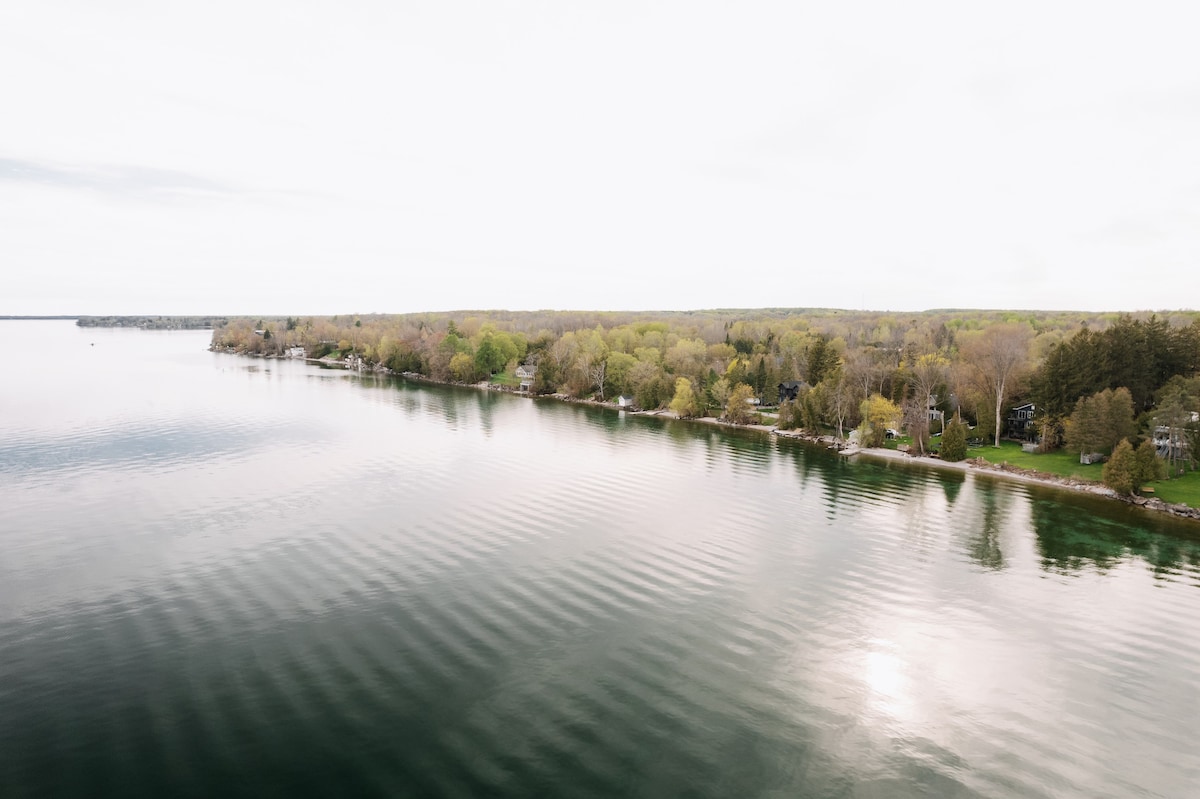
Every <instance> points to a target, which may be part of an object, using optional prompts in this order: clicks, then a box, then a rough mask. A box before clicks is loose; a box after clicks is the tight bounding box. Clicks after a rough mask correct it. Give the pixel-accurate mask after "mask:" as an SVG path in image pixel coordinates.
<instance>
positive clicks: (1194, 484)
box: [1149, 472, 1200, 508]
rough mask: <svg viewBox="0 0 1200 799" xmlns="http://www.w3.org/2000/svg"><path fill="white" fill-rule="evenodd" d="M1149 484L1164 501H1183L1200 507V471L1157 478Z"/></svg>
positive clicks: (1191, 505)
mask: <svg viewBox="0 0 1200 799" xmlns="http://www.w3.org/2000/svg"><path fill="white" fill-rule="evenodd" d="M1149 485H1150V487H1151V488H1153V489H1154V496H1156V497H1158V498H1159V499H1161V500H1162V501H1163V502H1171V503H1176V502H1182V503H1183V504H1185V505H1188V506H1190V507H1193V508H1200V472H1185V473H1184V474H1183V475H1182V476H1180V477H1173V478H1171V479H1170V480H1155V481H1154V482H1152V483H1150V484H1149Z"/></svg>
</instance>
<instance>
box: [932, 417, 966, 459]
mask: <svg viewBox="0 0 1200 799" xmlns="http://www.w3.org/2000/svg"><path fill="white" fill-rule="evenodd" d="M938 455H939V456H940V457H941V459H942V460H944V461H961V460H963V459H965V458H966V457H967V426H966V425H965V424H963V423H962V422H961V421H959V420H958V419H954V420H952V421H950V422H949V423H948V424H947V425H946V430H945V432H944V433H942V448H941V450H940V451H939V452H938Z"/></svg>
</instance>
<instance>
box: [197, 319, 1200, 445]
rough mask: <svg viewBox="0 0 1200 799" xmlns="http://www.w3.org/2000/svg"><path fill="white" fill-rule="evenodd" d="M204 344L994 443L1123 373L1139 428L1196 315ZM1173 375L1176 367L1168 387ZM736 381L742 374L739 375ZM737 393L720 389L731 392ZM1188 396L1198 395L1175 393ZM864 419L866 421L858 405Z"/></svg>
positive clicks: (519, 324)
mask: <svg viewBox="0 0 1200 799" xmlns="http://www.w3.org/2000/svg"><path fill="white" fill-rule="evenodd" d="M213 346H214V348H217V349H227V350H230V351H235V352H243V353H256V354H264V355H265V354H276V355H281V354H284V353H286V352H287V351H288V350H289V349H290V348H292V347H303V348H304V350H305V352H306V354H307V355H308V356H309V357H322V356H326V355H333V356H336V357H344V356H347V355H355V356H358V357H360V358H362V359H363V361H364V362H365V363H366V364H368V365H370V366H375V367H377V368H381V369H389V370H392V371H395V372H410V373H418V374H421V375H424V376H428V377H431V378H434V379H437V380H446V381H459V382H464V383H470V382H476V381H480V380H485V379H494V380H498V381H500V382H505V381H506V380H511V378H512V375H513V373H514V372H515V370H516V367H517V366H518V365H521V364H528V365H532V366H536V373H535V377H534V384H533V390H534V391H535V392H537V393H563V394H566V395H569V396H572V397H580V398H582V397H590V398H594V399H598V400H602V401H608V400H612V399H614V398H615V397H617V396H618V395H627V396H632V397H633V398H634V399H635V401H636V403H637V405H639V406H641V407H643V408H659V407H667V406H668V405H670V406H671V407H672V409H674V410H676V411H678V412H679V413H681V415H685V416H691V415H727V416H730V417H731V418H735V417H736V418H742V419H744V418H745V416H746V414H745V413H744V405H745V404H748V403H746V402H745V400H747V399H751V401H752V402H753V401H754V400H756V399H757V400H758V401H760V402H761V403H762V404H763V405H774V404H775V403H776V400H777V399H778V398H779V393H780V387H781V384H783V386H785V387H787V388H788V389H789V390H790V393H791V394H793V395H794V397H789V398H788V400H787V401H786V402H784V403H783V404H782V405H781V407H780V409H779V410H780V419H779V423H780V426H782V427H802V428H808V429H810V430H812V431H814V432H818V431H827V430H833V431H839V432H844V431H846V430H849V429H852V428H855V427H858V426H860V425H862V423H863V422H864V421H866V422H867V426H868V427H870V428H871V430H870V432H871V435H872V436H877V435H882V431H881V430H880V429H878V428H880V427H881V426H882V425H883V424H884V422H883V421H882V420H884V419H888V421H887V423H886V424H887V425H888V426H890V425H893V424H899V425H902V426H904V427H905V428H906V429H907V431H908V432H909V433H910V434H911V435H912V436H913V440H914V446H916V447H918V448H920V449H925V448H927V447H928V445H929V437H930V435H931V434H932V433H935V432H938V431H939V429H940V428H941V427H942V426H943V421H944V420H949V419H952V418H956V419H961V420H962V421H964V422H966V423H968V424H970V425H972V426H974V427H975V432H974V435H976V436H979V437H990V438H992V439H993V440H994V441H996V442H998V440H999V438H1000V437H1001V436H1002V435H1003V434H1005V433H1006V432H1014V431H1012V430H1008V429H1007V428H1008V427H1009V425H1008V419H1007V416H1008V412H1009V409H1010V408H1012V407H1013V406H1015V405H1021V404H1023V403H1027V402H1033V403H1036V405H1037V407H1038V414H1037V417H1036V419H1034V420H1033V421H1032V423H1031V424H1030V425H1028V426H1027V427H1022V428H1021V433H1022V434H1032V432H1033V431H1037V432H1045V433H1046V436H1047V440H1048V442H1049V443H1050V444H1051V445H1055V446H1057V445H1059V444H1061V442H1062V440H1063V438H1064V435H1065V431H1066V429H1067V427H1068V426H1069V425H1068V422H1069V418H1070V416H1071V414H1072V413H1073V412H1074V410H1075V405H1076V404H1077V403H1078V401H1079V400H1080V399H1081V398H1084V397H1088V396H1091V395H1092V394H1094V393H1096V392H1098V391H1102V390H1104V389H1105V388H1108V389H1116V388H1120V387H1124V388H1126V389H1127V390H1128V391H1129V393H1130V396H1131V397H1132V401H1133V406H1134V408H1135V409H1136V413H1137V414H1140V415H1141V416H1140V417H1139V418H1140V421H1141V424H1142V429H1143V430H1144V429H1145V425H1146V424H1148V421H1147V419H1148V417H1146V416H1145V415H1146V414H1152V412H1153V411H1154V410H1155V409H1156V408H1157V407H1158V399H1159V396H1160V394H1161V393H1162V392H1163V391H1164V390H1167V391H1173V392H1174V394H1173V395H1172V396H1175V397H1178V398H1180V399H1179V402H1181V403H1183V404H1185V405H1186V404H1188V403H1192V404H1195V403H1196V400H1194V399H1193V397H1192V394H1190V393H1188V391H1185V390H1182V389H1180V388H1179V385H1178V381H1179V380H1185V379H1187V378H1192V377H1194V376H1195V375H1196V373H1197V371H1198V370H1200V314H1196V313H1194V312H1178V313H1174V314H1168V315H1163V316H1157V315H1151V314H1139V315H1122V314H1087V313H1076V312H1016V311H955V310H941V311H926V312H923V313H907V314H899V313H882V312H856V311H843V310H830V309H763V310H756V311H740V310H739V311H733V310H712V311H695V312H657V313H635V312H557V311H554V312H552V311H541V312H506V311H463V312H456V313H442V314H406V315H391V316H384V315H364V316H357V315H349V316H332V317H283V318H265V317H264V318H259V319H249V318H240V319H232V320H230V321H228V323H225V324H220V325H218V326H217V327H216V328H215V329H214V331H213ZM1172 379H1176V384H1175V387H1174V388H1171V385H1172V383H1171V381H1172ZM743 387H744V388H743ZM735 398H736V401H734V400H735ZM1187 410H1200V407H1197V408H1188V409H1187ZM873 420H875V421H873Z"/></svg>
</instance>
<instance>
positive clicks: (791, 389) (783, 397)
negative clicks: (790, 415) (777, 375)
mask: <svg viewBox="0 0 1200 799" xmlns="http://www.w3.org/2000/svg"><path fill="white" fill-rule="evenodd" d="M778 388H779V402H780V403H781V404H782V403H784V402H788V401H789V400H795V399H796V397H798V396H800V389H802V388H808V383H805V382H804V381H803V380H784V381H783V382H782V383H780V384H779V386H778Z"/></svg>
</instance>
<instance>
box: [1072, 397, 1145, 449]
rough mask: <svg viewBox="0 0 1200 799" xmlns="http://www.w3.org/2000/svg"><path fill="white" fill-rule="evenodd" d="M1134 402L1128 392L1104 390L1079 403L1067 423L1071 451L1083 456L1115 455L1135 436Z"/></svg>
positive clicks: (1083, 398) (1081, 399) (1082, 399)
mask: <svg viewBox="0 0 1200 799" xmlns="http://www.w3.org/2000/svg"><path fill="white" fill-rule="evenodd" d="M1133 432H1134V421H1133V399H1132V398H1131V396H1130V394H1129V390H1128V389H1126V388H1118V389H1117V390H1116V391H1113V390H1112V389H1108V388H1106V389H1104V390H1103V391H1099V392H1097V393H1095V394H1093V395H1092V396H1090V397H1082V398H1080V400H1079V401H1078V402H1077V403H1075V412H1074V413H1072V414H1071V416H1070V418H1069V419H1067V423H1066V442H1067V447H1068V448H1069V449H1070V450H1071V451H1072V452H1078V453H1079V454H1080V455H1081V456H1082V455H1086V454H1088V453H1090V452H1102V453H1106V452H1111V451H1112V449H1113V448H1114V447H1116V446H1117V444H1119V443H1120V442H1121V440H1122V439H1124V438H1127V437H1129V436H1131V435H1133Z"/></svg>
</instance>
